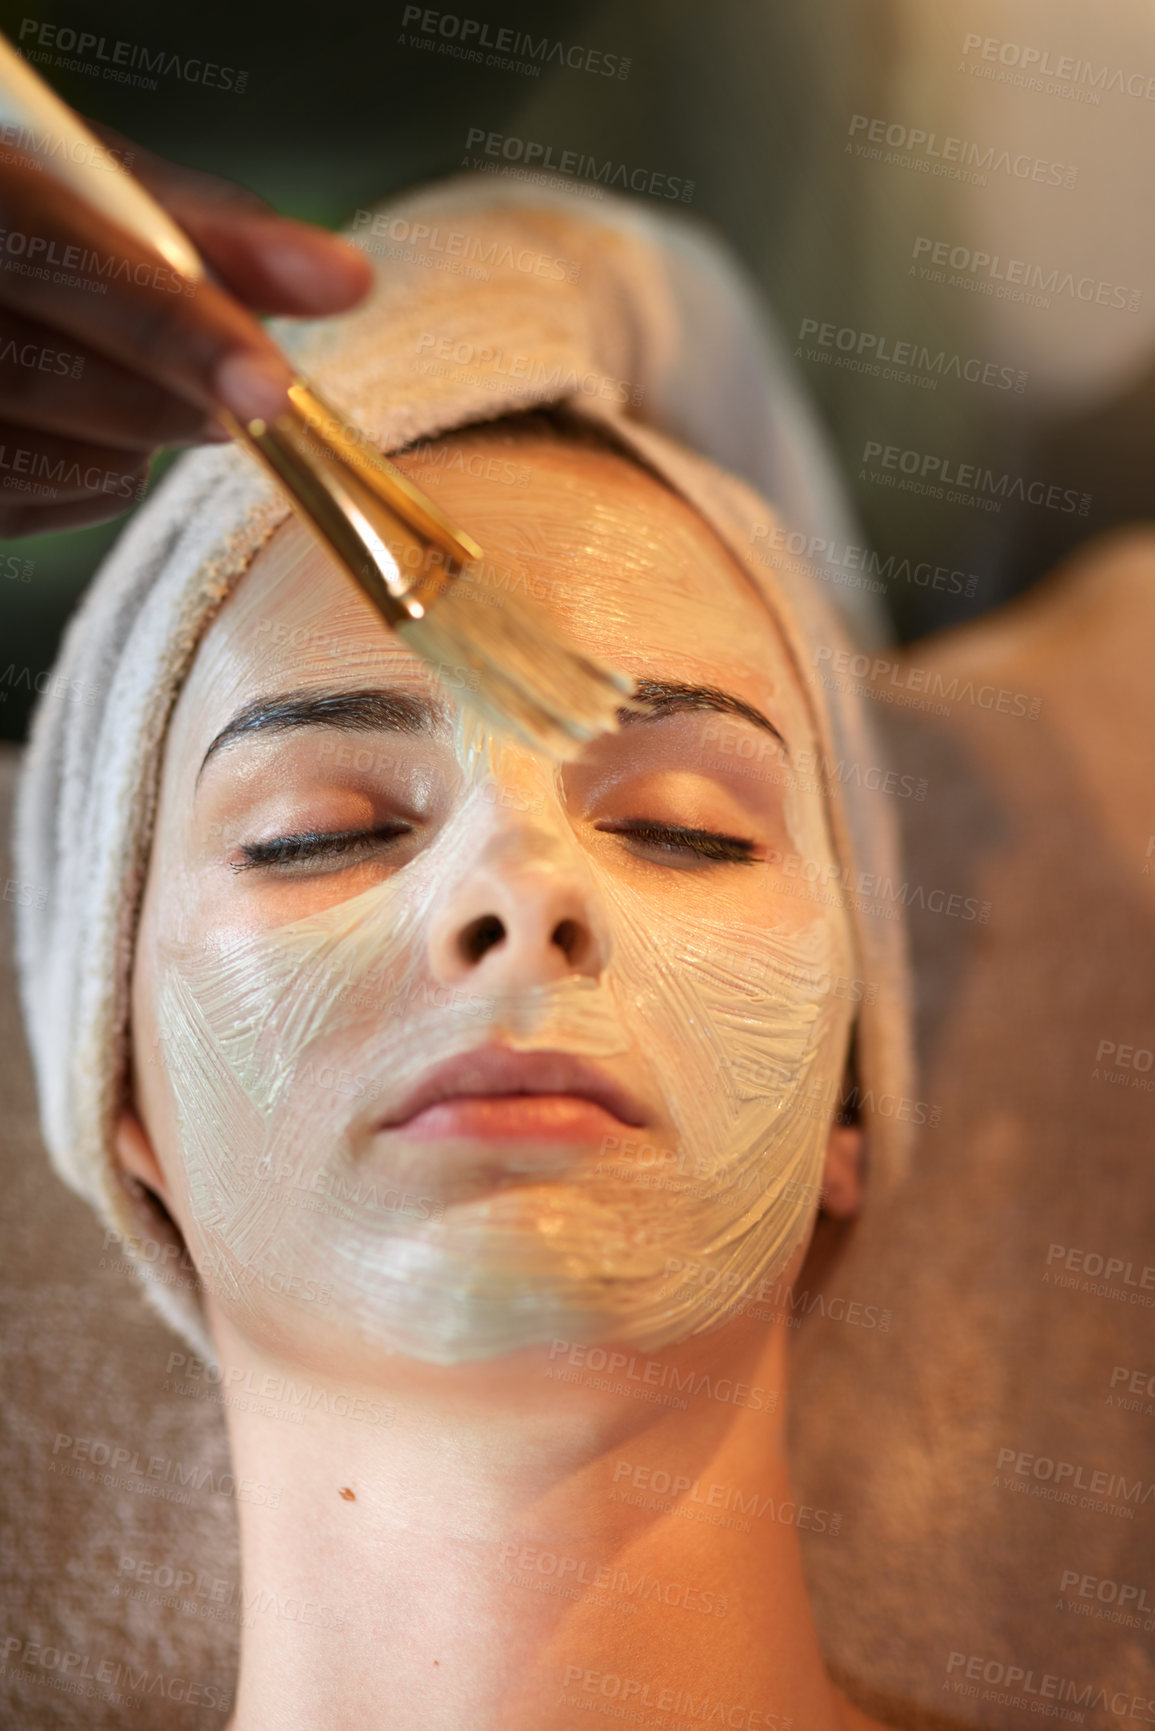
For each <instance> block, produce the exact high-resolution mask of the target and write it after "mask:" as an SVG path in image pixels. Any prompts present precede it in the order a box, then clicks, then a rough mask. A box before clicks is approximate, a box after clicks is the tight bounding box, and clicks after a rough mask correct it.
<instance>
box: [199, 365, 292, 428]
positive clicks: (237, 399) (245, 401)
mask: <svg viewBox="0 0 1155 1731" xmlns="http://www.w3.org/2000/svg"><path fill="white" fill-rule="evenodd" d="M291 379H292V374H291V373H290V371H289V369H288V367H287V366H286V365H285V364H284V362H282V361H278V360H276V359H274V358H272V357H270V356H266V355H257V354H253V353H252V352H251V351H250V350H246V349H241V350H240V351H239V352H238V353H236V354H232V355H226V356H225V358H224V360H223V361H222V362H221V363H220V365H219V366H218V368H217V374H216V387H217V396H218V397H219V398H220V400H221V402H222V403H223V404H224V406H225V408H226V409H231V410H232V412H233V414H234V415H235V416H236V417H237V419H238V421H254V420H262V421H275V420H276V418H277V416H278V415H280V414H282V413H283V412H284V410H285V409H286V407H287V406H288V390H289V384H290V382H291Z"/></svg>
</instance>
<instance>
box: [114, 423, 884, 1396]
mask: <svg viewBox="0 0 1155 1731" xmlns="http://www.w3.org/2000/svg"><path fill="white" fill-rule="evenodd" d="M405 466H406V467H407V468H408V470H409V472H410V473H411V474H412V475H413V477H414V479H415V480H416V481H417V482H418V484H419V485H421V486H423V487H425V488H426V489H427V490H428V491H430V492H431V493H433V494H434V496H435V497H436V498H437V500H438V503H439V504H440V505H441V506H442V507H443V509H444V510H445V511H446V512H447V513H448V514H449V515H450V516H451V517H452V518H454V519H455V520H456V521H458V522H459V523H461V524H462V525H463V526H464V527H466V528H468V529H469V531H470V532H471V533H472V534H473V535H474V536H475V537H476V538H477V539H478V540H479V541H480V543H481V544H482V546H483V547H484V548H485V550H486V556H487V563H486V574H485V577H484V578H483V580H482V583H481V585H480V589H479V593H478V598H477V605H478V608H479V610H480V609H481V608H482V607H483V606H501V605H503V604H504V602H505V598H506V597H507V596H509V595H513V596H515V597H516V596H518V595H524V594H526V593H528V594H530V595H532V596H534V597H536V599H537V602H538V605H539V606H541V607H543V608H544V609H545V611H546V612H547V613H548V614H549V615H551V616H552V617H553V618H554V620H556V622H557V623H558V624H560V625H561V626H562V627H564V629H565V630H566V631H567V632H568V633H569V634H570V635H571V636H572V637H573V638H575V639H576V640H577V641H578V643H579V644H581V645H583V646H584V647H586V648H587V649H588V650H590V651H592V652H593V653H594V654H596V655H597V656H598V657H600V658H601V659H603V660H604V661H607V662H609V663H611V664H613V665H616V666H617V667H619V668H621V669H623V670H624V671H626V672H628V673H630V674H632V675H634V676H635V678H637V679H639V680H643V681H646V682H650V683H648V684H647V686H646V687H645V690H646V692H647V694H648V696H647V709H648V713H647V715H646V716H645V717H644V718H642V719H639V720H633V721H631V723H630V724H629V725H628V726H625V727H623V728H622V729H621V731H620V732H618V733H617V734H615V735H613V736H610V737H605V738H603V739H601V740H599V741H597V742H595V744H594V745H592V746H590V747H588V748H587V749H586V751H585V753H584V754H583V755H582V756H581V757H580V758H579V759H578V760H577V761H576V762H574V763H571V764H568V765H566V766H564V767H558V766H555V765H554V764H552V763H550V762H547V761H545V760H543V759H540V758H538V757H536V756H535V755H534V754H532V753H530V752H529V751H527V750H525V749H523V748H521V747H519V746H514V745H507V744H504V743H503V742H502V741H501V740H500V739H499V738H497V737H495V736H490V735H488V734H485V733H483V732H481V730H480V729H479V728H478V727H477V726H476V725H474V724H472V723H471V722H470V721H469V719H468V712H467V711H465V710H463V709H462V707H461V706H460V703H459V696H460V694H461V692H462V691H463V690H465V689H466V688H467V684H468V679H469V677H470V675H469V673H468V670H465V669H453V668H449V669H445V670H444V676H443V679H442V680H441V681H439V680H438V679H437V678H436V677H433V676H431V675H430V673H429V672H428V670H427V669H426V668H425V667H424V666H423V665H422V664H421V663H420V662H419V661H418V660H417V659H416V657H415V656H413V655H412V654H411V653H410V652H408V651H407V650H406V649H405V648H404V646H403V645H402V643H401V642H400V641H399V640H398V639H397V638H395V637H393V636H392V635H391V634H390V633H389V632H388V631H387V630H386V629H385V628H384V626H383V625H382V623H381V622H380V620H379V618H378V617H377V615H376V614H375V613H374V612H373V610H372V609H371V607H370V606H369V604H368V603H367V602H366V601H365V600H364V598H363V597H362V596H361V594H360V593H359V591H358V590H357V589H355V587H354V586H353V585H352V584H351V583H349V581H348V580H347V579H346V578H345V577H344V576H342V575H341V573H340V572H339V571H338V570H337V569H335V568H334V567H333V566H332V565H331V564H330V563H329V562H328V561H327V560H326V559H325V558H323V557H322V556H320V554H319V553H317V552H316V551H315V550H313V548H312V546H311V544H310V543H309V542H308V541H307V540H306V538H305V536H304V534H303V532H302V531H300V530H299V529H298V528H297V527H296V526H295V525H293V524H287V525H285V526H284V527H283V528H282V529H281V530H280V531H279V532H278V534H277V535H276V536H275V537H274V538H273V540H272V541H271V542H270V543H269V545H268V546H267V547H266V548H265V549H264V550H263V551H262V553H261V554H260V555H259V557H258V558H257V559H256V560H255V561H254V563H253V566H252V568H251V570H250V571H249V572H248V574H247V575H246V576H245V578H244V579H243V581H242V582H241V584H240V585H239V587H238V589H237V591H236V593H235V594H234V595H233V597H232V598H231V599H230V600H229V601H228V602H227V604H226V605H225V606H224V608H223V609H222V611H221V613H220V614H219V616H218V618H217V619H216V621H215V622H214V624H213V625H212V627H211V629H210V630H209V632H208V633H207V635H206V637H205V639H204V641H203V643H202V645H201V648H200V650H199V652H198V655H197V657H196V661H195V663H194V666H193V669H192V672H191V674H190V677H189V679H188V681H187V683H186V684H185V686H184V689H183V691H182V693H181V696H180V699H179V701H178V703H177V706H176V709H175V712H174V715H173V719H172V725H171V729H170V733H169V737H168V743H167V748H166V756H165V762H164V768H163V774H162V781H161V790H160V803H159V810H158V814H157V823H156V829H155V840H154V844H153V852H152V859H151V863H150V870H149V877H148V884H147V890H146V896H145V902H144V908H143V912H142V919H141V926H140V932H139V937H138V943H137V950H136V966H135V972H134V980H133V1035H134V1057H135V1076H136V1099H137V1106H138V1109H139V1114H140V1119H141V1122H142V1125H143V1127H144V1130H145V1133H146V1136H147V1139H148V1141H149V1142H150V1143H151V1146H152V1149H153V1151H154V1154H155V1158H156V1161H157V1162H158V1165H159V1168H160V1173H161V1176H162V1179H163V1189H164V1194H165V1197H166V1200H167V1203H168V1206H169V1208H170V1210H171V1212H172V1213H173V1215H174V1217H175V1219H176V1220H177V1223H178V1224H179V1226H180V1227H181V1230H182V1231H183V1233H184V1235H185V1238H186V1240H187V1242H188V1244H189V1247H190V1250H191V1252H192V1255H193V1257H194V1259H195V1261H196V1263H197V1265H198V1267H199V1269H200V1270H201V1273H202V1276H203V1279H204V1282H205V1286H206V1289H207V1291H208V1293H209V1294H210V1297H211V1301H212V1303H213V1305H214V1306H216V1307H217V1308H218V1309H220V1310H221V1311H222V1312H223V1313H224V1314H226V1315H227V1317H228V1319H229V1322H230V1324H231V1325H232V1326H233V1327H234V1328H236V1329H239V1330H240V1331H242V1333H243V1334H245V1335H246V1336H247V1337H249V1338H250V1340H251V1341H252V1343H253V1344H254V1345H255V1346H257V1347H259V1348H261V1349H263V1350H266V1351H276V1352H280V1353H282V1354H288V1355H289V1356H290V1357H297V1358H300V1359H302V1360H304V1359H309V1360H311V1361H315V1362H318V1363H321V1364H326V1363H332V1362H333V1361H334V1358H335V1357H336V1358H341V1359H342V1360H344V1359H345V1358H346V1357H347V1355H348V1354H349V1353H350V1352H355V1351H356V1350H359V1349H360V1348H361V1347H364V1348H368V1349H370V1350H372V1351H375V1352H380V1351H381V1350H382V1349H392V1350H394V1351H400V1352H402V1353H405V1354H409V1355H412V1356H414V1357H416V1358H420V1359H426V1360H429V1361H435V1362H442V1363H455V1362H459V1361H463V1360H466V1359H477V1358H485V1357H492V1356H495V1355H498V1354H501V1353H504V1352H508V1351H512V1350H514V1349H515V1348H519V1347H523V1346H528V1345H532V1344H534V1343H538V1342H543V1341H548V1340H550V1339H552V1338H555V1337H559V1336H560V1337H562V1338H564V1339H567V1340H571V1341H572V1340H580V1339H585V1340H595V1339H596V1340H607V1339H620V1340H624V1341H629V1342H631V1343H634V1344H637V1345H641V1346H644V1347H648V1348H651V1349H652V1348H656V1347H658V1346H661V1345H663V1344H666V1343H669V1342H671V1341H675V1340H679V1339H682V1338H684V1337H685V1336H687V1335H688V1334H690V1333H691V1332H693V1331H695V1330H696V1329H700V1328H703V1327H707V1326H710V1325H711V1324H712V1323H714V1322H717V1321H720V1320H722V1319H723V1318H724V1317H725V1315H727V1314H729V1313H730V1311H731V1310H732V1307H733V1304H734V1302H735V1300H737V1299H738V1298H740V1297H741V1295H742V1293H743V1292H744V1291H746V1290H748V1289H749V1287H750V1286H751V1285H753V1284H755V1283H756V1282H757V1281H759V1280H761V1279H763V1278H765V1277H766V1276H768V1275H769V1276H775V1275H777V1274H780V1273H781V1271H782V1269H783V1268H784V1267H785V1265H786V1263H787V1262H788V1261H789V1259H790V1258H791V1256H792V1255H793V1253H794V1252H796V1251H797V1249H798V1248H799V1245H800V1244H801V1243H802V1241H803V1239H804V1237H805V1235H806V1233H807V1231H808V1228H809V1224H810V1221H811V1219H812V1217H813V1213H814V1208H815V1204H816V1200H817V1192H818V1186H819V1183H820V1179H821V1168H822V1158H823V1154H824V1151H825V1147H826V1139H827V1131H828V1127H829V1125H828V1113H829V1107H828V1106H827V1107H825V1108H823V1106H822V1105H821V1104H820V1102H821V1101H822V1100H824V1099H825V1100H827V1101H828V1100H829V1097H830V1084H831V1082H832V1081H833V1080H835V1079H837V1077H838V1076H839V1075H840V1074H841V1070H842V1065H843V1061H844V1057H845V1051H846V1044H847V1036H848V1022H849V1013H850V1012H849V1006H848V1003H847V1001H846V994H845V993H844V992H839V991H837V990H836V989H835V982H836V981H838V980H839V979H840V978H842V977H845V976H847V975H848V974H850V973H851V972H852V971H853V970H852V965H851V959H850V951H849V944H848V938H847V932H846V928H845V924H844V916H843V914H842V913H841V911H840V910H839V909H837V908H835V907H829V906H826V905H824V904H823V903H821V902H819V901H816V900H813V899H809V898H806V897H800V896H799V895H798V894H797V891H798V890H799V888H800V887H801V884H800V880H799V878H798V877H797V876H787V875H786V874H785V872H784V870H783V865H784V862H785V861H786V859H787V856H790V855H795V856H797V855H802V856H803V857H805V858H808V859H815V860H817V861H819V862H820V864H824V863H826V862H828V861H830V860H832V857H833V856H832V851H831V846H830V842H829V839H828V835H827V831H826V827H825V822H824V818H823V811H822V802H821V796H820V794H819V792H818V791H817V789H816V787H815V786H814V784H813V783H811V782H809V781H807V780H806V779H805V778H802V777H799V776H798V775H796V774H793V773H792V771H791V767H790V764H791V759H793V761H794V762H795V763H797V762H798V760H799V756H800V754H802V753H804V752H810V751H812V750H813V748H814V743H815V742H814V738H813V734H812V729H811V726H810V723H809V720H808V716H807V711H806V706H805V704H804V702H803V699H802V695H801V690H800V687H799V685H798V684H797V682H796V678H795V675H794V674H793V672H792V671H791V669H790V667H789V665H788V662H787V658H786V655H785V651H784V649H783V647H782V645H781V642H780V640H779V638H778V635H777V633H776V631H775V629H774V627H773V625H772V623H771V621H770V619H769V616H768V614H767V613H766V610H765V609H764V607H763V606H762V604H761V603H760V602H759V601H758V599H757V598H756V596H754V595H753V593H752V592H751V591H750V590H749V589H748V588H747V585H746V583H745V580H744V579H743V577H742V575H741V573H740V572H739V571H738V570H737V569H736V567H735V566H734V564H733V562H732V560H731V558H730V556H729V555H728V554H727V552H726V551H725V549H724V548H723V547H722V545H721V544H720V543H719V542H718V541H717V540H716V538H715V537H714V535H713V534H712V532H711V531H710V530H709V529H708V528H707V527H706V526H705V524H704V523H703V522H702V521H701V520H700V519H699V518H698V517H697V516H696V515H695V513H694V512H693V511H691V509H690V508H689V507H688V506H687V505H685V504H683V503H682V502H681V501H680V500H679V499H678V498H676V497H675V496H674V495H672V494H671V493H669V492H668V491H667V490H666V489H665V488H664V487H663V486H661V485H660V483H658V482H657V481H655V480H653V479H652V478H650V477H649V476H648V475H647V474H645V473H644V472H643V471H641V470H640V469H638V468H636V467H635V466H633V465H631V464H629V463H627V462H626V461H624V460H622V459H620V458H617V457H615V456H613V455H610V454H607V453H603V452H601V451H597V450H591V449H587V448H585V447H580V446H576V445H568V444H564V443H560V442H554V441H551V440H548V439H541V438H536V437H535V438H533V439H532V440H529V439H525V438H523V439H521V440H518V441H517V442H516V443H514V444H508V443H502V442H500V441H499V440H495V439H494V438H493V437H492V436H490V437H488V438H487V437H485V436H484V435H470V436H467V437H462V438H459V439H456V440H452V441H449V442H446V443H443V444H441V445H440V446H438V447H435V448H434V449H433V450H432V451H430V452H428V453H426V455H425V457H424V458H423V459H422V460H421V461H420V462H410V463H408V464H406V465H405ZM803 761H806V762H810V763H812V762H813V761H814V758H813V757H812V756H810V757H806V758H804V759H803Z"/></svg>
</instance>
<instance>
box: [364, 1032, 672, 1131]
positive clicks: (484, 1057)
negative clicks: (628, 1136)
mask: <svg viewBox="0 0 1155 1731" xmlns="http://www.w3.org/2000/svg"><path fill="white" fill-rule="evenodd" d="M541 1096H549V1099H548V1101H547V1100H545V1099H540V1097H541ZM534 1097H538V1098H539V1104H537V1105H534V1104H533V1100H534ZM519 1100H524V1101H525V1107H524V1117H525V1120H526V1127H527V1129H528V1128H530V1127H531V1126H532V1125H533V1124H535V1123H538V1122H540V1121H541V1118H542V1114H543V1113H548V1112H549V1111H551V1110H554V1111H556V1110H558V1108H559V1107H561V1109H562V1113H563V1116H564V1110H565V1105H566V1103H569V1105H570V1108H571V1115H572V1120H573V1123H574V1126H575V1127H578V1126H580V1125H581V1123H582V1121H583V1116H586V1117H588V1118H589V1119H590V1121H593V1120H594V1119H596V1118H597V1117H600V1116H602V1115H607V1116H608V1117H609V1118H610V1119H612V1120H615V1121H616V1122H617V1123H618V1124H620V1125H625V1126H628V1127H629V1128H630V1129H640V1128H641V1127H642V1126H643V1125H644V1124H645V1123H646V1121H647V1120H646V1113H645V1111H644V1110H643V1108H642V1106H641V1105H640V1103H639V1102H638V1101H637V1100H635V1099H634V1097H633V1096H632V1095H631V1094H630V1093H629V1092H628V1091H627V1090H626V1089H624V1088H623V1087H621V1086H620V1084H619V1083H617V1082H615V1081H614V1080H613V1079H612V1078H611V1077H609V1076H607V1075H605V1074H604V1072H603V1071H601V1070H600V1069H598V1067H597V1066H596V1065H595V1064H590V1063H587V1062H586V1061H585V1060H584V1059H582V1058H577V1057H574V1056H573V1055H572V1054H571V1053H569V1052H514V1051H511V1050H510V1048H509V1047H508V1046H479V1047H477V1048H475V1049H474V1050H473V1051H472V1052H461V1053H458V1055H457V1057H455V1058H450V1059H449V1060H448V1061H447V1062H446V1063H444V1064H438V1065H437V1066H436V1067H435V1068H434V1069H432V1070H430V1071H429V1072H428V1074H427V1075H425V1076H424V1077H422V1079H421V1081H420V1082H419V1083H418V1084H417V1086H416V1087H415V1088H413V1089H411V1091H410V1092H409V1093H408V1094H407V1095H405V1097H404V1098H403V1099H402V1100H401V1101H399V1103H398V1104H397V1106H396V1107H395V1108H394V1109H393V1110H392V1111H391V1112H390V1114H389V1116H388V1117H387V1118H384V1119H382V1120H381V1121H380V1122H379V1123H378V1125H377V1129H378V1130H379V1131H384V1130H401V1129H404V1128H406V1127H407V1126H411V1125H414V1124H415V1120H417V1119H418V1118H420V1117H421V1116H422V1114H429V1126H428V1127H429V1129H430V1130H432V1129H434V1128H436V1126H437V1125H439V1124H443V1125H444V1127H445V1129H446V1130H450V1129H451V1127H453V1126H455V1125H456V1126H459V1127H460V1128H461V1129H462V1130H465V1131H466V1133H467V1134H468V1133H469V1132H470V1129H471V1128H472V1133H473V1134H479V1133H483V1127H484V1125H485V1124H486V1123H487V1122H489V1123H493V1124H494V1125H495V1126H496V1125H497V1124H503V1123H504V1125H506V1126H508V1127H512V1125H513V1123H514V1121H515V1120H516V1117H517V1115H518V1112H519V1106H518V1102H519ZM481 1101H492V1102H493V1103H494V1104H493V1106H491V1107H488V1108H486V1107H481V1106H477V1104H476V1103H477V1102H481ZM582 1101H584V1102H586V1111H585V1113H584V1114H583V1109H582V1108H581V1107H580V1106H578V1104H577V1103H578V1102H582ZM434 1108H439V1109H440V1110H437V1111H434V1110H433V1109H434ZM589 1108H596V1109H597V1110H596V1111H590V1110H589ZM611 1127H612V1126H611Z"/></svg>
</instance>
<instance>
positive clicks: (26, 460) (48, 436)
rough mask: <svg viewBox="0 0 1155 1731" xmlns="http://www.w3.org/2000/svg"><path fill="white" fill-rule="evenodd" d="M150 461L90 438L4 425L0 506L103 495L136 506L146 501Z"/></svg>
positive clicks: (0, 442)
mask: <svg viewBox="0 0 1155 1731" xmlns="http://www.w3.org/2000/svg"><path fill="white" fill-rule="evenodd" d="M147 479H148V458H147V457H145V456H142V455H141V454H140V453H138V452H136V451H118V450H117V449H116V448H115V447H114V446H112V445H97V444H93V443H92V442H91V441H90V440H87V439H67V438H59V437H58V436H57V435H56V434H55V433H38V432H37V431H36V430H35V429H34V428H30V427H21V426H19V425H18V424H16V423H15V422H12V421H0V501H2V502H4V503H5V504H8V505H11V506H12V507H13V508H14V509H15V508H16V507H18V506H22V505H32V504H38V505H45V506H47V505H66V504H69V503H70V502H71V501H72V500H73V499H87V498H89V497H91V496H92V495H93V494H100V495H101V496H102V497H103V498H106V499H109V500H113V499H115V500H120V501H121V502H122V503H128V504H132V503H135V501H136V500H138V499H141V498H143V497H144V483H145V481H146V480H147Z"/></svg>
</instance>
